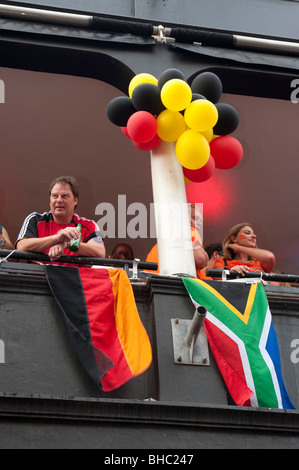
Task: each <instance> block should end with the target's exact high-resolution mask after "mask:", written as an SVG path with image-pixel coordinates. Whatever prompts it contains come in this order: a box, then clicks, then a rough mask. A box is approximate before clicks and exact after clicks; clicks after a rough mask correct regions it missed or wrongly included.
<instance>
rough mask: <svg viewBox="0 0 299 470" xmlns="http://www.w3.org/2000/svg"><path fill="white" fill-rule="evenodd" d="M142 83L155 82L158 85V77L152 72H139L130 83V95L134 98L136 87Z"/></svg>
mask: <svg viewBox="0 0 299 470" xmlns="http://www.w3.org/2000/svg"><path fill="white" fill-rule="evenodd" d="M141 83H153V84H154V85H157V86H158V79H157V78H156V77H154V75H152V74H150V73H138V74H137V75H135V77H133V78H132V80H131V81H130V83H129V90H128V91H129V97H130V98H132V94H133V91H134V89H135V88H136V87H137V86H138V85H141Z"/></svg>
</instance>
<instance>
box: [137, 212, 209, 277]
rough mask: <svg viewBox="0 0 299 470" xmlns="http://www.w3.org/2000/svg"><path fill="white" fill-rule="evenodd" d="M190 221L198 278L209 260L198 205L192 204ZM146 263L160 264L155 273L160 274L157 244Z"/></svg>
mask: <svg viewBox="0 0 299 470" xmlns="http://www.w3.org/2000/svg"><path fill="white" fill-rule="evenodd" d="M189 219H190V229H191V241H192V246H193V253H194V261H195V267H196V273H197V276H199V271H200V269H202V268H204V267H205V266H206V265H207V263H208V261H209V258H208V255H207V253H206V252H205V249H204V247H203V244H202V238H201V235H200V230H202V215H201V211H200V209H199V207H198V206H197V205H196V204H190V206H189ZM146 261H147V262H148V263H158V269H157V271H155V272H156V273H158V272H159V255H158V244H157V243H156V245H154V246H153V248H152V249H151V250H150V251H149V253H148V254H147V257H146Z"/></svg>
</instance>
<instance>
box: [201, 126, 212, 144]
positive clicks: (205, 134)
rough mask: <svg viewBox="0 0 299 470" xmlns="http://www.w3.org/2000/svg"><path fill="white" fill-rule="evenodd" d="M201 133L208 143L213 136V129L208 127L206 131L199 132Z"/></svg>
mask: <svg viewBox="0 0 299 470" xmlns="http://www.w3.org/2000/svg"><path fill="white" fill-rule="evenodd" d="M201 134H202V135H203V136H204V137H205V138H206V139H207V141H208V142H209V143H210V142H211V140H213V138H214V134H213V129H209V130H208V131H205V132H201Z"/></svg>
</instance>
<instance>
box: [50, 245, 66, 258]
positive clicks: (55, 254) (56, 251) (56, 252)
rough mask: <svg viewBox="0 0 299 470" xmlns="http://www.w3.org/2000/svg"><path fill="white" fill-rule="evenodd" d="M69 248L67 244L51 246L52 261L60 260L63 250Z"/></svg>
mask: <svg viewBox="0 0 299 470" xmlns="http://www.w3.org/2000/svg"><path fill="white" fill-rule="evenodd" d="M67 246H68V243H67V242H62V243H57V245H53V246H51V248H50V250H49V253H48V255H49V258H50V260H51V261H56V260H57V259H58V258H60V256H61V255H62V254H63V250H64V249H65V248H67Z"/></svg>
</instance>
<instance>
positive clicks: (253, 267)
mask: <svg viewBox="0 0 299 470" xmlns="http://www.w3.org/2000/svg"><path fill="white" fill-rule="evenodd" d="M226 262H227V269H232V268H233V267H235V266H240V265H241V266H248V268H249V271H252V272H264V270H263V268H262V265H261V262H260V260H259V259H257V260H254V259H253V260H251V261H248V262H247V263H243V262H242V261H240V260H238V259H227V260H226ZM225 267H226V266H225V264H224V260H223V259H222V258H218V259H217V260H216V261H215V264H214V268H213V269H224V268H225Z"/></svg>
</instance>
